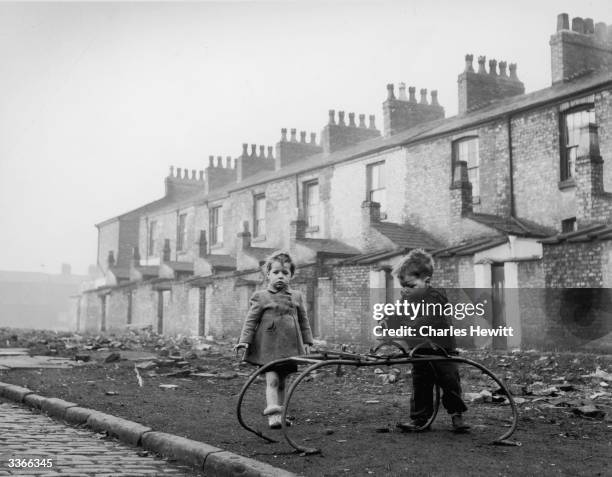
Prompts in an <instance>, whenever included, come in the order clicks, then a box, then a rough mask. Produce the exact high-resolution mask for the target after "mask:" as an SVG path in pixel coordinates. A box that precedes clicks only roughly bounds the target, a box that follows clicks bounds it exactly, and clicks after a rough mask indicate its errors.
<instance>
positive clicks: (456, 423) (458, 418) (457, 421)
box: [451, 413, 470, 433]
mask: <svg viewBox="0 0 612 477" xmlns="http://www.w3.org/2000/svg"><path fill="white" fill-rule="evenodd" d="M451 422H452V425H453V431H454V432H457V433H462V432H468V430H469V429H470V426H469V425H467V424H466V423H465V422H463V415H462V414H461V413H457V414H452V415H451Z"/></svg>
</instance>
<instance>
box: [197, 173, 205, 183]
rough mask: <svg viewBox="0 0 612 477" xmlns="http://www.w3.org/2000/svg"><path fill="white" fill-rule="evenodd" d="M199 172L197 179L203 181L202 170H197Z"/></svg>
mask: <svg viewBox="0 0 612 477" xmlns="http://www.w3.org/2000/svg"><path fill="white" fill-rule="evenodd" d="M199 172H200V173H199V177H198V180H199V181H203V180H204V171H199Z"/></svg>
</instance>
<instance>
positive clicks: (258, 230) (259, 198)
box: [253, 194, 266, 239]
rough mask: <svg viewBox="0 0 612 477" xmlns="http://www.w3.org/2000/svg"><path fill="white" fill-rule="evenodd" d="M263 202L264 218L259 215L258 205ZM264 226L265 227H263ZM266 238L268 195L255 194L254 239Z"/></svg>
mask: <svg viewBox="0 0 612 477" xmlns="http://www.w3.org/2000/svg"><path fill="white" fill-rule="evenodd" d="M260 202H263V207H262V209H261V210H262V212H263V217H259V215H258V210H259V209H258V204H259V203H260ZM262 225H263V227H262ZM265 236H266V194H255V195H254V196H253V238H254V239H257V238H265Z"/></svg>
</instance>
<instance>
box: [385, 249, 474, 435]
mask: <svg viewBox="0 0 612 477" xmlns="http://www.w3.org/2000/svg"><path fill="white" fill-rule="evenodd" d="M433 271H434V262H433V258H432V256H431V255H429V254H428V253H427V252H425V251H424V250H419V249H415V250H412V251H411V252H410V253H409V254H408V255H407V256H406V257H405V258H404V259H403V260H402V261H401V262H400V264H399V265H398V266H397V267H396V268H395V270H394V273H395V274H396V276H397V277H398V279H399V282H400V284H401V286H402V300H407V301H408V302H411V303H422V304H423V305H422V306H423V307H424V305H426V304H429V303H432V304H437V306H435V307H428V308H427V311H428V313H420V314H419V316H417V317H416V318H415V319H414V320H411V321H410V323H405V324H406V325H409V326H411V327H412V328H414V329H416V332H417V336H419V330H420V329H421V327H422V326H427V327H431V328H433V329H447V328H449V325H450V323H449V320H448V319H447V317H446V316H444V314H443V313H439V312H438V311H440V310H443V309H444V305H445V304H446V303H448V300H447V298H446V296H445V295H444V293H443V292H442V291H441V290H436V289H435V288H432V287H431V285H430V280H431V277H432V275H433ZM432 310H435V312H433V313H431V311H432ZM409 319H410V318H409ZM428 334H429V335H430V336H428V337H420V336H419V341H420V342H423V341H427V340H429V341H430V342H433V343H434V345H437V346H439V347H441V348H443V349H444V350H445V351H446V352H447V353H455V352H456V351H455V339H454V337H453V336H440V337H438V336H431V335H432V334H435V333H428ZM407 341H408V342H409V343H410V342H411V341H412V340H410V341H409V340H407ZM411 344H414V343H411ZM417 354H430V355H443V352H441V351H440V350H436V348H435V346H432V345H431V344H430V343H428V344H426V345H425V346H423V347H420V348H419V349H418V350H417ZM436 383H437V384H438V385H439V386H440V387H441V388H442V391H443V394H442V405H443V406H444V407H445V408H446V410H447V411H448V413H449V414H450V415H451V420H452V427H453V430H454V431H455V432H466V431H467V430H468V429H469V427H470V426H468V425H466V424H465V423H464V422H463V416H462V414H463V413H464V412H465V411H467V407H466V405H465V403H464V402H463V400H462V399H461V384H460V382H459V370H458V367H457V364H456V363H451V362H448V361H447V362H431V364H430V363H415V364H413V371H412V385H413V393H412V398H411V400H410V418H411V422H409V423H398V427H399V428H400V429H402V430H406V431H419V430H425V429H422V428H423V426H425V424H426V423H427V421H428V420H429V418H430V417H431V415H432V414H433V387H434V385H435V384H436Z"/></svg>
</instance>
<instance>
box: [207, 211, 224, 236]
mask: <svg viewBox="0 0 612 477" xmlns="http://www.w3.org/2000/svg"><path fill="white" fill-rule="evenodd" d="M221 243H223V209H222V208H221V207H213V208H212V209H210V245H219V244H221Z"/></svg>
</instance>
